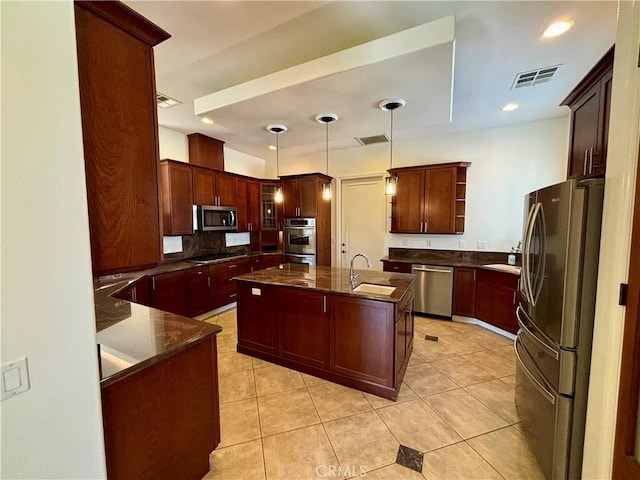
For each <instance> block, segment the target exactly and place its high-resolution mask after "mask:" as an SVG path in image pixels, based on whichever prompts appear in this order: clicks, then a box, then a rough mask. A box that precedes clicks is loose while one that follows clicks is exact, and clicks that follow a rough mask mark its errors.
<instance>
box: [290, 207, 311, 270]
mask: <svg viewBox="0 0 640 480" xmlns="http://www.w3.org/2000/svg"><path fill="white" fill-rule="evenodd" d="M284 253H285V259H286V261H287V262H290V263H306V264H309V265H315V264H316V219H315V218H287V219H286V220H285V225H284Z"/></svg>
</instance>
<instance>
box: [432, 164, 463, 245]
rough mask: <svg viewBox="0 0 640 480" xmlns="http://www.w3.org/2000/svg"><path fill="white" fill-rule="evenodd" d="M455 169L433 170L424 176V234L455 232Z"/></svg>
mask: <svg viewBox="0 0 640 480" xmlns="http://www.w3.org/2000/svg"><path fill="white" fill-rule="evenodd" d="M455 188H456V169H454V168H435V169H433V170H427V171H426V176H425V203H424V209H425V227H424V230H425V233H452V232H455V208H454V206H455V202H456V196H455V193H456V192H455Z"/></svg>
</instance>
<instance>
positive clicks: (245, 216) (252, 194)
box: [236, 177, 260, 232]
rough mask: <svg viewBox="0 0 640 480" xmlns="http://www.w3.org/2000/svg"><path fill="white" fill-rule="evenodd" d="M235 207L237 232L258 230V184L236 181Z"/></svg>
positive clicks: (244, 179) (253, 181) (254, 181)
mask: <svg viewBox="0 0 640 480" xmlns="http://www.w3.org/2000/svg"><path fill="white" fill-rule="evenodd" d="M236 207H237V208H238V231H239V232H258V231H259V230H260V182H258V181H256V180H251V179H248V178H243V177H238V178H237V179H236Z"/></svg>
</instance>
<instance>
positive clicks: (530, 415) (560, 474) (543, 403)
mask: <svg viewBox="0 0 640 480" xmlns="http://www.w3.org/2000/svg"><path fill="white" fill-rule="evenodd" d="M515 352H516V408H517V411H518V416H519V417H520V420H521V421H522V423H521V425H522V429H523V430H524V432H525V436H526V438H527V441H528V442H529V445H530V446H531V450H532V451H533V453H534V455H535V456H536V459H537V460H538V464H539V465H540V468H541V470H542V472H543V473H544V475H545V477H546V478H548V479H555V480H561V479H566V478H567V472H568V466H569V455H570V446H571V421H572V416H573V398H571V397H567V396H564V395H560V394H558V393H557V392H556V391H555V390H554V389H553V388H552V387H551V386H550V385H549V384H548V383H547V382H546V381H545V380H544V378H543V377H542V375H541V374H540V372H539V371H538V369H537V368H536V366H535V361H534V360H533V358H532V357H531V356H530V355H529V353H528V352H527V350H526V349H525V348H524V347H523V345H522V343H520V340H519V339H516V342H515Z"/></svg>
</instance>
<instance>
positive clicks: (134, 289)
mask: <svg viewBox="0 0 640 480" xmlns="http://www.w3.org/2000/svg"><path fill="white" fill-rule="evenodd" d="M137 299H138V295H137V294H136V287H133V288H132V289H131V300H133V302H134V303H135V301H136V300H137Z"/></svg>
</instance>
